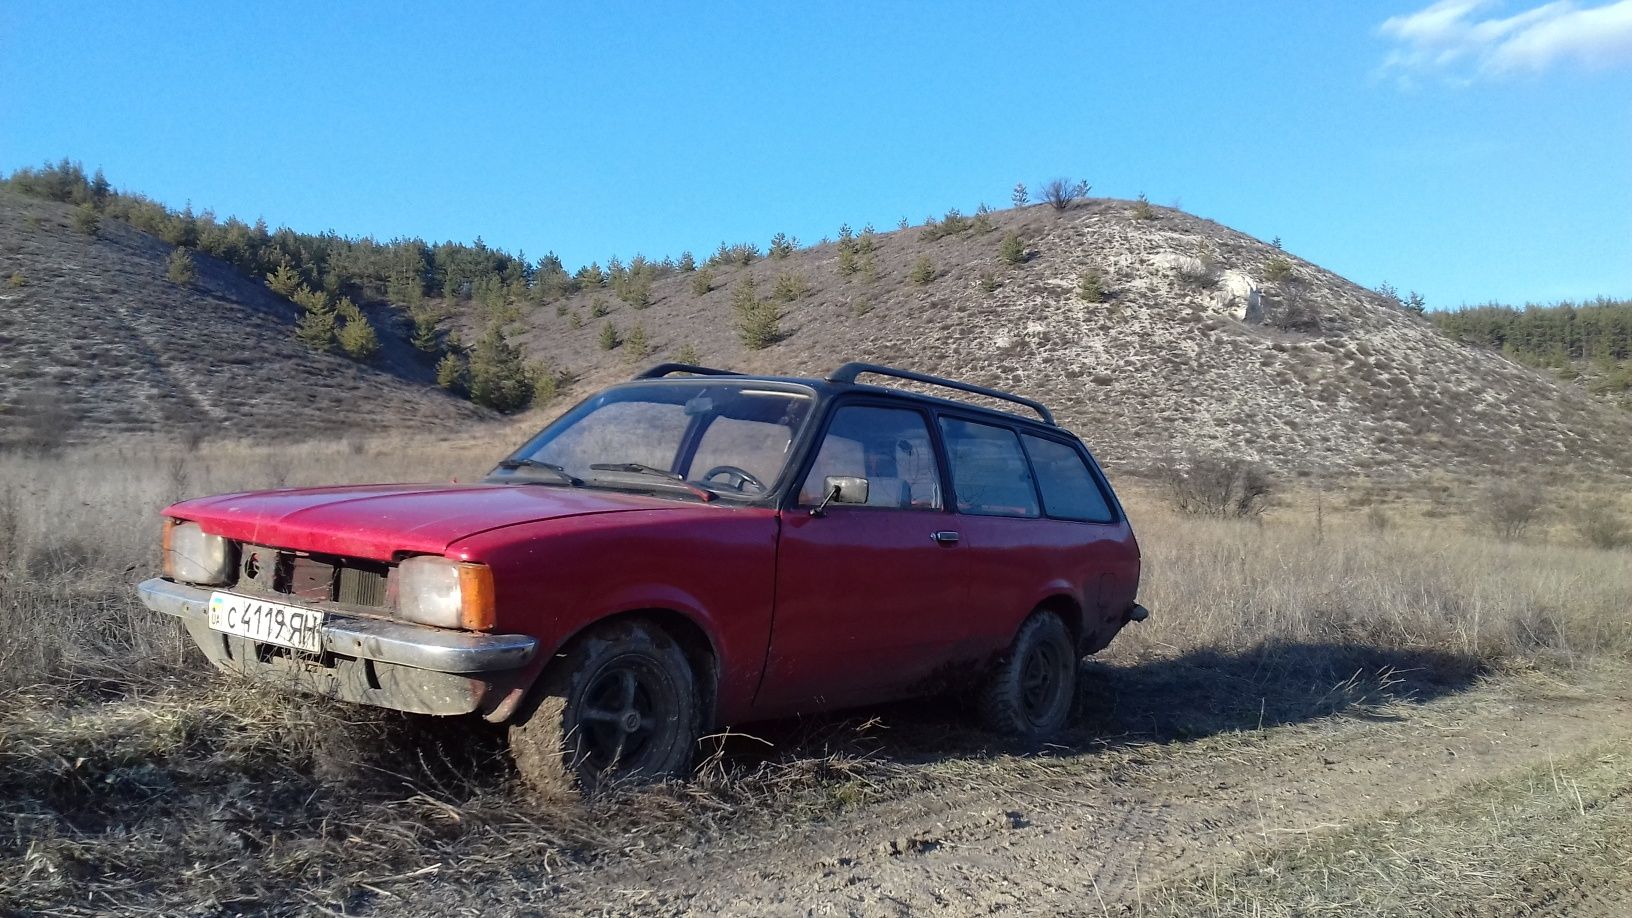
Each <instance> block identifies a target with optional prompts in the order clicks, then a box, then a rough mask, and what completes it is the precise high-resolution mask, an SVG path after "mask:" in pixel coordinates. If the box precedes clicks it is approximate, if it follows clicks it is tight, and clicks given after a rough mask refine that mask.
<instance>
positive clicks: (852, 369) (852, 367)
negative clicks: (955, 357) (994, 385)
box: [827, 363, 1059, 427]
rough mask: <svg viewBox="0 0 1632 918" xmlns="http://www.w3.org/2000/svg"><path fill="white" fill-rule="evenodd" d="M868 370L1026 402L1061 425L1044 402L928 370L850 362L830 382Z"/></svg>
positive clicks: (851, 379)
mask: <svg viewBox="0 0 1632 918" xmlns="http://www.w3.org/2000/svg"><path fill="white" fill-rule="evenodd" d="M864 373H871V374H873V375H874V376H893V377H895V378H896V379H910V380H912V381H913V382H921V383H928V384H929V385H932V386H941V387H943V388H946V389H956V390H958V391H959V392H971V393H973V394H975V395H984V396H986V397H987V398H995V399H997V400H999V401H1004V402H1013V403H1014V404H1016V405H1024V406H1025V407H1027V408H1030V409H1031V410H1032V411H1035V412H1037V414H1038V416H1040V417H1041V418H1042V419H1043V422H1044V423H1045V424H1048V425H1049V426H1051V427H1057V426H1059V425H1058V424H1056V423H1055V422H1054V413H1053V412H1051V411H1049V410H1048V408H1047V407H1045V406H1044V405H1043V403H1042V402H1039V401H1035V400H1033V399H1029V398H1026V397H1025V396H1021V395H1015V394H1014V393H1012V392H1004V391H1002V390H1001V389H990V388H987V387H986V386H977V385H975V384H974V383H966V382H958V381H957V380H954V379H943V378H942V377H939V376H931V375H929V374H928V373H914V372H913V371H911V370H897V369H895V368H894V367H884V366H879V365H878V364H876V363H847V364H845V365H844V366H842V367H839V368H838V369H837V370H834V371H833V372H831V373H829V374H827V381H828V382H836V383H853V382H855V381H856V377H857V376H860V375H862V374H864Z"/></svg>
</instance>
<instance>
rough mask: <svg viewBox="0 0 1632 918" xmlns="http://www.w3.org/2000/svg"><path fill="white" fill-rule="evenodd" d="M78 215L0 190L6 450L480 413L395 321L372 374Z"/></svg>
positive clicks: (234, 281)
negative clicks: (439, 378) (171, 275)
mask: <svg viewBox="0 0 1632 918" xmlns="http://www.w3.org/2000/svg"><path fill="white" fill-rule="evenodd" d="M72 214H73V211H72V208H70V207H68V206H67V205H64V204H59V203H56V202H52V201H43V200H39V199H37V198H32V197H24V196H22V195H20V194H16V193H14V192H10V191H5V190H0V444H4V443H13V444H22V443H28V442H56V441H60V440H62V439H90V438H97V437H103V436H107V435H110V434H116V433H127V432H144V431H146V432H165V433H175V434H186V433H188V432H196V433H198V434H208V435H212V436H221V435H227V436H232V435H258V436H289V435H292V434H293V435H305V434H309V433H317V434H323V433H331V432H337V431H344V430H357V429H365V430H366V429H370V428H383V427H388V426H395V425H400V424H403V423H404V422H405V421H410V420H411V421H412V423H413V424H415V425H416V426H417V427H421V428H423V429H429V430H437V429H452V428H454V427H457V426H463V425H467V424H470V423H471V422H474V421H479V420H481V419H483V418H486V417H490V416H491V415H490V414H489V413H488V412H485V411H483V410H481V409H478V408H476V407H474V406H472V405H470V404H469V403H468V402H464V401H462V400H459V399H456V398H454V397H452V396H449V395H447V394H446V393H444V392H442V391H440V390H438V389H436V388H435V387H434V385H433V384H432V383H433V378H432V376H433V374H432V369H431V367H430V365H429V363H428V361H427V360H426V359H425V358H424V357H423V356H422V355H419V354H417V353H416V352H414V350H413V349H412V348H410V347H408V346H406V344H405V343H404V342H403V341H402V335H401V333H400V331H398V330H397V329H396V327H395V326H396V325H397V324H398V322H399V319H398V318H397V317H396V316H395V315H393V314H392V313H391V311H389V310H381V309H379V308H378V307H373V308H370V315H371V318H372V319H373V320H374V322H375V324H376V325H378V326H381V327H382V328H383V329H385V331H384V332H383V333H382V334H381V336H380V337H381V339H382V348H381V351H380V353H379V355H378V356H377V357H376V358H375V359H374V360H373V361H371V362H369V363H366V364H364V363H358V362H355V361H352V360H348V359H346V358H344V357H341V356H335V355H330V354H324V353H317V352H314V351H313V350H311V349H309V348H307V347H305V346H303V345H301V344H300V343H299V342H298V341H296V340H295V339H294V337H293V331H294V327H295V321H296V319H297V316H298V312H299V310H298V309H297V308H296V307H295V306H294V304H292V303H290V302H289V301H288V300H286V299H283V298H281V297H277V296H274V295H273V294H272V293H271V292H270V291H268V290H267V289H266V287H265V285H264V284H260V283H256V282H255V281H253V280H251V279H250V278H247V277H245V276H244V275H243V274H242V273H240V272H239V271H238V270H236V269H234V268H233V267H231V266H228V265H226V264H223V263H221V262H219V261H217V260H216V259H214V258H211V257H210V256H208V255H204V254H202V253H197V254H195V255H194V260H195V263H196V265H197V274H198V277H197V280H196V281H195V282H193V283H191V284H185V285H181V284H176V283H173V282H171V281H170V280H168V279H167V277H166V264H167V259H168V258H169V256H170V254H171V252H172V251H173V248H172V247H171V246H170V245H169V244H167V243H165V242H163V241H161V240H159V239H157V238H154V237H153V236H150V235H148V234H147V233H143V232H141V231H139V230H136V229H134V228H133V227H131V226H130V225H129V224H127V223H124V222H121V221H117V220H103V221H102V223H101V226H100V227H99V228H98V230H97V232H96V234H95V235H88V234H86V233H83V232H79V231H76V230H75V228H74V227H73V220H72Z"/></svg>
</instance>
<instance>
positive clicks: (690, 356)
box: [674, 343, 703, 366]
mask: <svg viewBox="0 0 1632 918" xmlns="http://www.w3.org/2000/svg"><path fill="white" fill-rule="evenodd" d="M674 360H675V362H676V363H683V364H686V365H688V366H697V365H698V364H700V363H702V362H703V358H702V357H699V356H698V355H697V348H696V347H695V346H693V345H692V344H690V343H687V344H686V345H685V346H684V347H682V348H680V351H679V353H677V354H675V355H674Z"/></svg>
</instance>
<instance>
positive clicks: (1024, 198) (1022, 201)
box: [1009, 182, 1031, 207]
mask: <svg viewBox="0 0 1632 918" xmlns="http://www.w3.org/2000/svg"><path fill="white" fill-rule="evenodd" d="M1009 200H1010V201H1013V202H1014V206H1015V207H1025V206H1026V203H1027V202H1028V201H1030V200H1031V195H1030V194H1028V193H1027V192H1026V183H1025V182H1016V183H1015V185H1014V191H1013V193H1011V194H1010V195H1009Z"/></svg>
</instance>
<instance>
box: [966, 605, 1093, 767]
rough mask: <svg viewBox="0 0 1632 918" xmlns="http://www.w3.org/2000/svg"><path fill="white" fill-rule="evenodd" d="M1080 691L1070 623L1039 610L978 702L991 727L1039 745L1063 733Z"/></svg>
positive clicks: (984, 721) (982, 717)
mask: <svg viewBox="0 0 1632 918" xmlns="http://www.w3.org/2000/svg"><path fill="white" fill-rule="evenodd" d="M1076 692H1077V653H1076V649H1075V647H1074V646H1073V645H1072V643H1071V633H1070V632H1069V631H1067V630H1066V628H1065V623H1064V622H1062V621H1060V618H1059V616H1057V615H1055V614H1054V613H1052V612H1036V613H1033V614H1032V616H1031V617H1030V618H1028V619H1026V621H1025V623H1024V624H1022V625H1021V626H1020V630H1019V632H1017V633H1016V634H1015V636H1014V643H1013V644H1012V645H1011V646H1010V647H1009V652H1008V653H1007V654H1005V655H1004V656H1003V658H1002V659H1001V660H999V661H998V663H997V665H996V666H994V667H993V668H992V672H991V674H990V675H989V676H988V677H987V679H986V684H985V685H984V686H983V687H982V688H981V691H980V695H979V697H978V699H977V701H976V710H977V711H978V713H979V715H980V720H981V723H982V724H983V725H984V726H985V727H986V729H988V730H991V731H993V732H995V733H1000V734H1002V735H1004V736H1007V737H1010V738H1012V739H1015V740H1018V741H1020V742H1021V743H1023V744H1026V745H1035V744H1037V743H1040V742H1042V741H1044V740H1046V739H1048V738H1049V737H1050V736H1052V735H1054V734H1055V733H1058V732H1059V731H1060V729H1061V728H1062V727H1064V726H1065V723H1066V720H1067V719H1069V717H1070V715H1071V703H1072V701H1073V699H1074V698H1075V697H1076Z"/></svg>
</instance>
